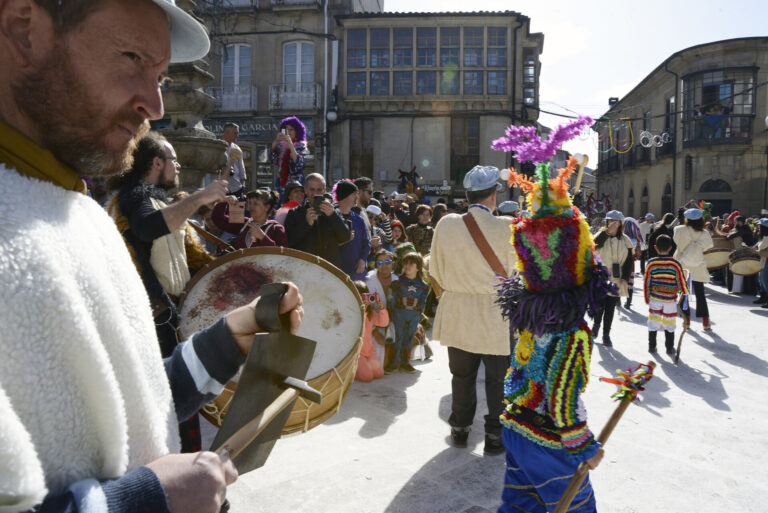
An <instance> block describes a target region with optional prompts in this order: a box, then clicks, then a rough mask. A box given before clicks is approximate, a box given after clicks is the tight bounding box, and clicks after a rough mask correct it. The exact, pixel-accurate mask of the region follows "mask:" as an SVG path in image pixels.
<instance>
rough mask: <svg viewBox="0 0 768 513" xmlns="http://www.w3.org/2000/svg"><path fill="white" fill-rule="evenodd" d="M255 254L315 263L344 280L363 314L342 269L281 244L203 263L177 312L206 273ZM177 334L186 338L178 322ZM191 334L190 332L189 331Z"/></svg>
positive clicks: (361, 300) (185, 288) (182, 297)
mask: <svg viewBox="0 0 768 513" xmlns="http://www.w3.org/2000/svg"><path fill="white" fill-rule="evenodd" d="M252 255H253V256H255V255H285V256H291V257H295V258H298V259H300V260H305V261H307V262H310V263H313V264H317V265H319V266H320V267H322V268H323V269H325V270H326V271H328V272H330V273H331V274H333V275H334V276H336V277H337V278H339V279H340V280H341V281H342V282H344V285H346V286H347V288H348V289H350V290H351V291H352V293H353V294H354V296H355V298H356V299H357V302H358V304H359V305H360V309H361V310H362V312H363V315H365V307H364V306H363V298H362V296H361V295H360V292H358V290H357V287H355V284H354V282H353V281H352V278H350V277H349V275H347V274H346V273H345V272H344V271H342V270H341V269H339V268H338V267H336V266H335V265H333V264H332V263H330V262H329V261H328V260H325V259H324V258H320V257H319V256H317V255H313V254H311V253H307V252H305V251H299V250H298V249H293V248H286V247H283V246H266V247H258V248H243V249H238V250H236V251H232V252H231V253H227V254H226V255H223V256H220V257H218V258H217V259H215V260H212V261H210V262H208V263H207V264H205V265H204V266H203V267H202V268H200V270H199V271H197V272H196V273H195V275H194V276H193V277H192V279H190V280H189V281H188V282H187V285H186V286H185V287H184V290H183V291H182V292H181V294H179V300H178V303H177V304H178V307H177V310H178V312H181V311H182V310H183V308H184V301H185V300H186V298H187V295H188V293H189V291H190V290H192V288H193V287H194V286H195V285H196V284H197V283H198V282H199V281H200V280H202V279H203V277H204V276H206V275H208V274H209V273H210V272H212V271H213V270H214V269H215V268H217V267H219V266H221V265H224V264H226V263H229V262H230V261H231V260H237V259H239V258H242V257H245V256H252ZM363 331H365V322H363V327H362V328H361V333H360V335H359V336H362V332H363ZM179 335H181V339H182V340H185V339H186V338H187V336H189V335H187V334H185V333H184V332H182V330H181V323H180V324H179ZM190 335H191V333H190Z"/></svg>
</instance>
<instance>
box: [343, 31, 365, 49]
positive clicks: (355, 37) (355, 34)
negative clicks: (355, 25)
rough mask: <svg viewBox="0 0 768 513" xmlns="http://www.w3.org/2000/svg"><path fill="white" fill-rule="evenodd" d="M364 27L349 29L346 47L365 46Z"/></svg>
mask: <svg viewBox="0 0 768 513" xmlns="http://www.w3.org/2000/svg"><path fill="white" fill-rule="evenodd" d="M365 39H366V34H365V29H353V30H350V31H349V42H348V43H347V48H365V47H366V44H365Z"/></svg>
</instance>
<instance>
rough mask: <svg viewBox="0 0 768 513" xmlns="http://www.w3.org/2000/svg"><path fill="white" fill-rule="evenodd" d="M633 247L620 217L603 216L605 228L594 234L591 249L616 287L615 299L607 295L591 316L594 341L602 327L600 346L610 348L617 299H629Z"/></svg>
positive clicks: (616, 213) (619, 213)
mask: <svg viewBox="0 0 768 513" xmlns="http://www.w3.org/2000/svg"><path fill="white" fill-rule="evenodd" d="M634 248H635V246H634V244H632V241H631V240H630V239H629V237H628V236H627V235H626V234H625V233H624V214H622V213H621V212H619V211H618V210H611V211H610V212H608V213H607V214H605V226H603V227H602V228H601V229H600V231H599V232H597V234H595V249H596V250H597V253H598V254H599V255H600V259H601V260H602V261H603V265H605V266H606V267H607V268H608V271H609V272H610V273H611V281H612V282H613V283H615V284H616V285H617V287H618V293H619V296H614V295H611V296H609V297H608V298H607V299H606V301H605V308H604V309H603V311H602V312H599V313H598V314H597V315H596V316H595V320H594V324H593V325H592V334H593V336H594V337H595V338H597V335H598V333H599V332H600V325H601V324H602V327H603V345H604V346H606V347H612V346H613V342H612V341H611V325H612V324H613V314H614V311H615V310H616V305H618V304H619V298H620V297H628V296H629V275H630V274H631V273H632V270H633V267H634V260H633V256H632V252H633V251H634Z"/></svg>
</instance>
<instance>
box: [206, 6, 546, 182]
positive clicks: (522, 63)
mask: <svg viewBox="0 0 768 513" xmlns="http://www.w3.org/2000/svg"><path fill="white" fill-rule="evenodd" d="M197 11H198V14H199V15H200V16H201V17H202V18H203V19H204V20H205V22H206V25H207V26H208V28H209V30H210V32H211V40H212V50H211V53H210V54H209V56H208V58H207V61H208V63H209V71H210V73H211V74H212V75H213V76H214V81H213V83H212V84H211V85H210V86H209V87H208V89H207V91H208V92H209V94H211V95H212V96H214V97H215V98H216V109H215V110H214V111H213V112H212V113H211V114H209V115H208V116H207V118H206V119H205V120H204V125H205V126H206V128H208V129H209V130H211V131H213V132H214V133H216V134H221V132H222V129H223V125H224V123H226V122H227V121H233V122H235V123H237V124H239V125H240V130H241V136H240V140H239V144H240V145H241V146H242V147H243V149H244V150H245V157H246V166H247V168H248V170H249V171H251V175H252V180H251V182H250V184H249V185H250V186H252V187H253V186H256V185H267V184H269V183H270V180H271V176H272V169H271V167H270V166H269V163H268V162H267V158H266V157H267V151H266V149H267V148H268V146H269V145H270V144H271V142H272V140H273V139H274V137H275V135H276V133H277V127H278V123H279V121H280V119H282V118H283V117H286V116H289V115H296V116H298V117H299V118H301V119H302V120H303V121H304V123H305V124H306V125H307V128H308V132H309V134H308V135H309V137H308V143H309V144H308V146H309V151H310V158H309V159H308V161H307V162H308V163H307V169H306V171H305V172H306V173H309V172H319V173H322V174H325V175H326V176H327V178H328V180H329V181H333V180H336V179H338V178H342V177H352V178H354V177H357V176H368V177H370V178H372V179H373V180H374V183H375V187H376V188H377V189H378V188H380V189H386V190H391V189H393V188H394V187H395V186H396V184H397V182H398V180H399V173H398V170H399V169H401V170H403V171H410V170H411V169H412V167H413V166H415V167H416V171H417V173H418V174H419V175H420V176H421V177H422V181H421V182H420V185H422V186H424V187H425V188H426V189H430V190H441V193H443V194H451V193H455V195H457V196H463V191H462V190H461V188H460V187H456V185H457V183H458V184H459V185H460V180H457V178H460V176H463V173H464V172H466V171H467V170H468V169H470V168H471V167H472V166H474V165H475V164H478V163H483V164H490V165H496V166H499V167H503V166H508V165H509V164H510V157H509V156H508V155H507V154H505V153H500V152H496V151H493V150H491V149H490V142H491V140H492V139H494V138H497V137H500V136H501V135H503V131H504V128H505V127H506V126H507V125H509V124H511V123H513V122H514V123H521V122H525V121H529V122H531V123H533V122H535V120H536V118H537V116H538V112H537V110H536V109H533V108H530V107H535V106H537V104H538V78H539V72H540V64H539V55H540V54H541V52H542V49H543V39H544V38H543V35H541V34H531V33H530V32H529V19H528V18H527V17H525V16H523V15H521V14H519V13H515V12H494V13H491V12H478V13H383V12H381V3H380V2H379V1H377V0H373V1H367V2H366V1H363V2H360V1H358V0H355V1H354V2H353V1H351V0H329V1H328V2H325V3H324V2H321V1H319V0H228V1H206V2H198V10H197ZM253 171H256V172H253Z"/></svg>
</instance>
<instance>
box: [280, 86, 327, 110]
mask: <svg viewBox="0 0 768 513" xmlns="http://www.w3.org/2000/svg"><path fill="white" fill-rule="evenodd" d="M321 92H322V88H321V87H320V84H317V83H314V82H299V83H293V84H272V85H271V86H269V110H318V109H319V108H320V107H321V106H322V94H321Z"/></svg>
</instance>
